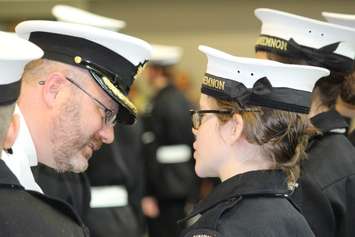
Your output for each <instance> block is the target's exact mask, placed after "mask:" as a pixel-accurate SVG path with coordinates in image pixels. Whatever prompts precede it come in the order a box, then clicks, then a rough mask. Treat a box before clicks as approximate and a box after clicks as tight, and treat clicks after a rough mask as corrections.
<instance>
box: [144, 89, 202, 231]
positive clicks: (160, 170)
mask: <svg viewBox="0 0 355 237" xmlns="http://www.w3.org/2000/svg"><path fill="white" fill-rule="evenodd" d="M189 109H191V104H190V103H189V102H188V100H187V99H186V98H185V97H184V95H183V94H182V93H181V92H180V91H179V90H178V89H177V88H175V87H174V86H173V85H168V86H167V87H165V88H163V89H162V90H160V91H159V92H158V93H157V95H156V96H155V97H154V98H153V100H152V101H151V105H150V109H148V113H147V114H146V116H145V117H144V127H145V129H144V131H145V132H144V136H143V140H144V143H145V147H144V149H145V152H144V158H145V161H146V163H145V164H146V165H145V167H146V181H147V185H146V194H147V196H152V197H154V198H155V199H157V201H158V205H159V209H160V214H159V216H158V217H157V218H153V219H148V228H149V235H151V236H154V237H160V236H162V237H165V236H172V237H173V236H178V234H179V233H180V231H181V228H180V227H179V226H178V225H177V224H176V222H177V220H179V219H181V218H183V217H184V216H185V210H184V208H185V206H186V203H187V202H188V200H190V201H191V200H195V199H196V198H197V194H198V192H199V183H198V179H197V177H196V175H195V172H194V160H193V159H192V152H191V151H192V143H193V140H194V139H193V134H192V131H191V128H192V126H191V116H190V114H189ZM175 145H185V146H187V149H188V150H189V151H190V153H191V157H189V160H188V161H185V162H179V163H161V162H158V160H157V156H156V154H157V150H158V149H159V148H161V147H167V146H175Z"/></svg>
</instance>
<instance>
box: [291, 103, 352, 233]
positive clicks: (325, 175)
mask: <svg viewBox="0 0 355 237" xmlns="http://www.w3.org/2000/svg"><path fill="white" fill-rule="evenodd" d="M311 121H312V123H313V125H314V126H316V127H317V128H318V129H319V130H321V132H322V135H318V136H315V137H313V138H311V139H310V142H309V145H308V151H307V152H308V159H307V160H305V161H304V162H303V163H302V167H301V178H300V180H299V184H300V187H299V188H298V189H296V192H295V194H294V195H293V196H292V198H293V199H294V201H295V202H296V203H297V204H298V205H299V207H300V208H301V211H302V213H303V214H304V216H305V218H306V219H307V221H308V222H309V224H310V226H311V228H312V230H313V232H314V233H315V235H316V236H322V237H327V236H331V237H353V236H355V225H354V223H355V148H354V146H352V144H351V143H350V142H349V140H348V139H347V137H346V136H345V129H344V128H346V127H347V123H346V122H345V121H344V119H343V118H342V117H341V116H340V114H338V113H337V112H336V111H334V110H333V111H329V112H325V113H321V114H319V115H317V116H315V117H314V118H312V119H311Z"/></svg>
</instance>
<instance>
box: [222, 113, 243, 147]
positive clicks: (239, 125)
mask: <svg viewBox="0 0 355 237" xmlns="http://www.w3.org/2000/svg"><path fill="white" fill-rule="evenodd" d="M243 125H244V124H243V118H242V116H241V115H240V114H237V113H235V114H234V115H233V117H232V119H230V120H229V121H228V122H226V123H225V124H224V125H223V128H222V130H223V137H224V141H225V142H227V143H228V144H230V145H232V144H234V143H236V142H237V141H238V139H239V138H240V137H241V136H242V133H243Z"/></svg>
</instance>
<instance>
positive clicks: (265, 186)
mask: <svg viewBox="0 0 355 237" xmlns="http://www.w3.org/2000/svg"><path fill="white" fill-rule="evenodd" d="M289 192H290V191H289V190H288V186H287V177H286V175H285V174H284V173H283V172H282V171H281V170H258V171H250V172H247V173H243V174H239V175H236V176H233V177H232V178H229V179H227V180H226V181H224V182H222V183H221V184H219V185H218V186H217V187H216V188H215V189H214V190H213V191H212V192H211V193H210V194H209V195H208V196H207V198H206V199H205V200H202V201H201V202H200V203H199V204H198V205H197V206H196V207H195V208H194V210H193V212H192V213H191V214H190V215H189V217H192V216H195V215H196V214H199V213H202V212H204V211H206V210H208V209H210V208H212V207H214V206H216V205H217V204H219V203H221V202H224V201H226V200H230V199H232V198H238V197H240V196H248V195H249V196H250V195H265V196H269V195H271V196H284V195H287V194H288V193H289ZM189 217H187V218H189Z"/></svg>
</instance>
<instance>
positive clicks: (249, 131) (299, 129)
mask: <svg viewBox="0 0 355 237" xmlns="http://www.w3.org/2000/svg"><path fill="white" fill-rule="evenodd" d="M217 106H218V107H219V108H220V109H229V110H236V111H238V110H240V109H241V107H240V106H239V104H238V103H236V102H231V101H224V100H218V99H217ZM247 109H249V110H251V111H256V110H257V112H242V113H240V114H241V116H242V118H243V121H244V128H243V135H244V136H245V138H246V140H247V141H248V142H249V143H251V144H255V145H260V146H261V148H262V153H263V155H264V156H265V157H267V158H268V159H270V160H271V161H272V162H273V163H274V164H275V166H274V168H276V169H281V170H283V171H284V172H285V173H286V174H287V177H288V182H289V185H290V187H293V186H294V184H295V183H296V181H297V179H298V178H299V175H300V161H301V160H302V159H305V158H306V154H305V148H306V146H307V142H308V138H309V135H310V132H309V131H308V127H309V124H308V119H307V116H306V115H303V114H298V113H293V112H288V111H282V110H276V109H271V108H266V107H257V106H248V107H247ZM218 118H219V120H220V121H221V122H226V121H228V120H229V119H231V116H230V115H218Z"/></svg>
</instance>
